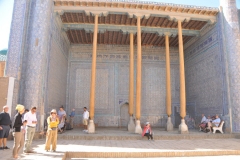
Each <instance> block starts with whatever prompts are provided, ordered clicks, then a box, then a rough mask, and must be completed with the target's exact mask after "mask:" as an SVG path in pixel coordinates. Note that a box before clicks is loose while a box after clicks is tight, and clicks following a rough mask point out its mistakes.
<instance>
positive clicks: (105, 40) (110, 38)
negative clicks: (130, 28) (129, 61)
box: [66, 29, 192, 47]
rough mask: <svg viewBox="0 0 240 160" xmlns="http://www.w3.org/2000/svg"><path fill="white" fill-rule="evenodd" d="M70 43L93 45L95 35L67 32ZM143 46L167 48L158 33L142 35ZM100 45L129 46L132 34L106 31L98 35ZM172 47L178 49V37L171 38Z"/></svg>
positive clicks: (163, 38)
mask: <svg viewBox="0 0 240 160" xmlns="http://www.w3.org/2000/svg"><path fill="white" fill-rule="evenodd" d="M66 33H67V36H68V39H69V41H70V42H71V43H72V44H92V43H93V33H92V32H86V31H85V30H83V29H82V30H68V31H66ZM141 37H142V45H143V46H165V37H164V36H159V35H158V34H156V33H142V35H141ZM191 38H192V36H183V42H184V43H186V42H188V41H189V40H190V39H191ZM97 41H98V44H110V45H129V43H130V34H128V33H127V34H123V32H121V31H105V32H104V33H98V40H97ZM169 43H170V47H178V36H175V37H170V38H169ZM134 44H135V45H136V44H137V34H134Z"/></svg>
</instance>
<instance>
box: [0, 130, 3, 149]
mask: <svg viewBox="0 0 240 160" xmlns="http://www.w3.org/2000/svg"><path fill="white" fill-rule="evenodd" d="M2 149H3V130H0V150H2Z"/></svg>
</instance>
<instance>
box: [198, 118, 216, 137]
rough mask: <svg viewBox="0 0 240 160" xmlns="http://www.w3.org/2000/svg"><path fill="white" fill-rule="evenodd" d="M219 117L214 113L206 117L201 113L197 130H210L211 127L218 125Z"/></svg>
mask: <svg viewBox="0 0 240 160" xmlns="http://www.w3.org/2000/svg"><path fill="white" fill-rule="evenodd" d="M220 122H221V119H220V118H219V116H218V115H217V114H216V115H215V116H213V117H211V116H208V118H206V117H205V115H204V114H202V120H201V123H200V124H199V128H200V130H199V131H204V132H206V133H207V132H209V133H211V132H212V127H218V126H219V125H220Z"/></svg>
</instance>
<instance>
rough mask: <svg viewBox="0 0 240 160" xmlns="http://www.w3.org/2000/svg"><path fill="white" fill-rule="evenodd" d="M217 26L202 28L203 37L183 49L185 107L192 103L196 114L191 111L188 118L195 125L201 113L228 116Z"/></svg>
mask: <svg viewBox="0 0 240 160" xmlns="http://www.w3.org/2000/svg"><path fill="white" fill-rule="evenodd" d="M219 26H220V24H219V22H218V23H217V24H215V25H213V26H209V27H206V28H205V30H203V31H202V32H203V33H205V34H202V35H201V37H198V38H196V39H195V41H194V42H192V45H191V44H188V45H187V46H188V47H186V48H185V63H186V67H185V72H186V95H187V103H196V110H195V111H194V110H193V111H191V112H195V113H189V114H190V115H196V117H195V118H197V121H199V120H200V118H201V114H202V113H204V114H205V115H215V114H219V115H221V116H225V115H227V114H228V108H227V106H225V103H226V102H225V100H224V99H225V96H226V95H225V94H224V93H225V92H224V89H225V88H224V84H225V79H224V67H223V65H224V64H223V62H222V52H221V51H220V49H221V45H220V44H221V43H220V42H219ZM187 112H188V111H187ZM226 123H227V122H226ZM228 127H229V126H228Z"/></svg>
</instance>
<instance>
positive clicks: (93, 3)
mask: <svg viewBox="0 0 240 160" xmlns="http://www.w3.org/2000/svg"><path fill="white" fill-rule="evenodd" d="M54 5H55V6H72V7H86V8H88V7H105V8H116V9H121V10H125V9H136V10H139V9H140V10H149V11H151V12H153V11H166V12H176V13H187V14H198V15H207V16H216V15H217V14H218V12H219V10H218V8H210V7H200V6H189V5H179V4H171V3H161V2H160V3H158V2H149V3H146V2H142V1H127V0H126V1H106V0H54Z"/></svg>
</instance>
